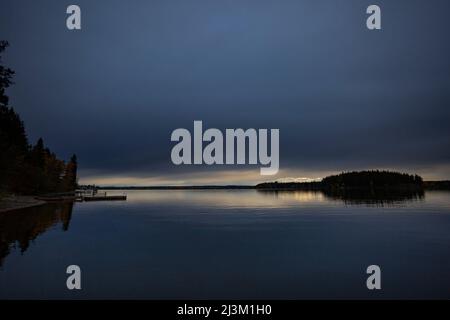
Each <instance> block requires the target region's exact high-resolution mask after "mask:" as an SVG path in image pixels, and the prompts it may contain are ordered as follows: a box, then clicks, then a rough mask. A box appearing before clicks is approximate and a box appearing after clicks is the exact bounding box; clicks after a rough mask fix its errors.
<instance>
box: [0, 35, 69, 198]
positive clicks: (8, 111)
mask: <svg viewBox="0 0 450 320" xmlns="http://www.w3.org/2000/svg"><path fill="white" fill-rule="evenodd" d="M7 47H8V42H7V41H0V150H1V152H0V200H1V199H2V198H5V197H8V196H9V195H11V194H16V195H17V194H18V195H38V194H45V193H54V192H67V191H73V190H75V188H76V186H77V157H76V155H73V156H72V157H71V159H70V160H69V161H68V162H67V163H66V162H65V161H63V160H61V159H58V157H57V156H56V155H55V153H53V152H52V151H51V150H50V149H49V148H47V147H46V146H45V144H44V141H43V139H42V138H40V139H39V140H38V141H37V142H36V144H34V145H32V144H30V142H29V141H28V137H27V134H26V132H25V127H24V124H23V122H22V120H21V118H20V116H19V115H18V114H17V113H16V112H15V111H14V109H13V107H12V106H10V104H9V98H8V96H7V95H6V89H7V88H8V87H9V86H11V85H12V84H13V82H12V77H13V75H14V71H13V70H11V69H9V68H7V67H5V66H3V64H2V60H1V54H2V53H3V52H4V50H5V49H6V48H7Z"/></svg>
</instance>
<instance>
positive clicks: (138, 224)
mask: <svg viewBox="0 0 450 320" xmlns="http://www.w3.org/2000/svg"><path fill="white" fill-rule="evenodd" d="M112 193H114V192H112ZM127 193H128V201H126V202H95V203H75V204H74V205H71V204H53V205H46V206H43V207H39V208H32V209H27V210H22V211H16V212H11V213H6V214H2V215H0V298H3V299H4V298H40V299H42V298H62V299H66V298H76V299H78V298H125V299H136V298H137V299H141V298H149V299H169V298H170V299H173V298H179V299H186V298H196V299H203V298H236V299H237V298H253V299H260V298H275V299H282V298H289V299H296V298H447V299H449V298H450V193H448V192H438V191H435V192H426V193H425V195H424V197H422V198H415V197H412V198H405V199H398V200H395V199H394V200H392V199H390V200H389V201H387V202H386V201H369V202H368V201H349V200H348V199H346V200H342V199H339V198H337V197H335V198H332V197H328V196H326V195H324V194H322V193H313V192H278V193H274V192H258V191H256V190H180V191H164V190H162V191H128V192H127ZM71 264H76V265H79V266H80V267H81V270H82V290H81V291H69V290H67V289H66V277H67V275H66V273H65V270H66V267H67V266H68V265H71ZM371 264H377V265H379V266H380V267H381V270H382V290H381V291H377V292H373V291H369V290H367V289H366V278H367V275H366V273H365V271H366V268H367V266H369V265H371Z"/></svg>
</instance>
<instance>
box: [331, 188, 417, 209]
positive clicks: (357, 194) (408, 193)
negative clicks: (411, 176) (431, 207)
mask: <svg viewBox="0 0 450 320" xmlns="http://www.w3.org/2000/svg"><path fill="white" fill-rule="evenodd" d="M323 194H324V195H325V197H327V198H330V199H333V200H342V201H344V203H346V204H366V205H377V206H384V205H393V204H399V203H401V202H408V201H416V200H421V199H423V198H424V196H425V194H424V191H423V190H422V189H419V188H416V189H414V188H411V189H389V188H380V189H373V188H367V189H364V188H361V189H330V190H324V191H323Z"/></svg>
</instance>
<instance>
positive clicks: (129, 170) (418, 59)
mask: <svg viewBox="0 0 450 320" xmlns="http://www.w3.org/2000/svg"><path fill="white" fill-rule="evenodd" d="M70 4H78V5H79V6H80V7H81V10H82V30H81V31H69V30H67V29H66V26H65V23H66V22H65V20H66V16H67V15H66V13H65V11H66V7H67V6H68V5H70ZM370 4H378V5H379V6H380V7H381V9H382V30H381V31H369V30H367V28H366V26H365V20H366V17H367V15H366V14H365V11H366V8H367V6H368V5H370ZM449 12H450V3H449V2H448V1H445V0H441V1H436V0H434V1H419V0H414V1H413V0H409V1H406V0H405V1H402V0H396V1H376V2H373V1H366V0H347V1H336V0H310V1H301V0H295V1H294V0H286V1H276V0H270V1H264V0H252V1H243V0H195V1H194V0H159V1H137V0H135V1H119V0H117V1H112V0H108V1H101V0H96V1H83V0H76V1H60V0H59V1H57V0H54V1H49V0H41V1H31V0H29V1H23V0H21V1H16V0H2V1H1V4H0V38H1V39H6V40H8V41H9V42H10V44H11V47H10V48H9V49H8V51H7V52H6V54H5V56H4V63H5V64H7V65H8V66H10V67H11V68H13V69H14V70H15V71H16V77H15V82H16V85H15V86H14V87H12V88H11V89H10V90H9V91H8V92H9V95H10V96H11V104H12V105H13V106H14V107H15V109H16V110H17V111H18V112H19V113H20V114H21V116H22V118H23V120H24V121H25V124H26V127H27V131H28V133H29V137H30V140H32V141H35V140H36V139H37V138H38V137H40V136H42V137H43V138H44V140H45V141H46V143H47V144H48V145H49V146H50V148H51V149H52V150H54V151H55V152H56V153H57V154H58V155H59V156H61V157H65V158H68V157H69V156H70V154H71V153H73V152H75V153H77V155H78V157H79V161H80V174H81V182H82V183H83V182H85V183H88V182H95V183H100V184H176V183H180V184H190V183H205V184H207V183H249V182H255V181H261V180H271V179H272V178H271V177H261V176H259V166H244V167H242V166H241V167H230V166H216V167H204V166H181V167H176V166H174V165H173V164H172V163H171V161H170V150H171V148H172V146H173V143H171V142H170V134H171V132H172V131H173V130H174V129H176V128H180V127H184V128H188V129H190V130H192V126H193V120H203V124H204V126H205V127H216V128H219V129H222V130H224V129H225V128H237V127H242V128H250V127H251V128H279V129H280V173H279V174H278V175H277V176H276V177H274V178H273V179H275V178H286V177H294V178H295V177H307V178H316V177H321V176H323V175H326V174H328V173H331V172H336V171H341V170H348V169H366V168H367V169H369V168H390V169H400V170H406V171H411V172H417V173H419V174H422V175H423V176H424V177H425V178H428V179H437V178H439V179H441V178H442V179H443V178H447V179H448V178H450V151H449V150H450V126H449V120H450V59H449V57H450V43H449V41H448V36H449V35H448V31H449V27H448V17H447V16H448V13H449Z"/></svg>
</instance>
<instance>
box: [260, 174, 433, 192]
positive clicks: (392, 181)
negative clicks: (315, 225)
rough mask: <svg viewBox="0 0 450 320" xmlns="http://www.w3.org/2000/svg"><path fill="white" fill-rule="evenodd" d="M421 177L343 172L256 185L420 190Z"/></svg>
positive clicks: (323, 189)
mask: <svg viewBox="0 0 450 320" xmlns="http://www.w3.org/2000/svg"><path fill="white" fill-rule="evenodd" d="M425 185H426V184H425V183H424V181H423V179H422V177H420V176H418V175H416V174H415V175H411V174H407V173H399V172H393V171H380V170H367V171H352V172H343V173H340V174H337V175H332V176H328V177H325V178H323V179H322V180H321V181H314V182H289V183H282V182H266V183H261V184H258V185H256V188H257V189H272V190H280V189H283V190H318V191H319V190H320V191H345V190H363V189H367V190H381V189H386V190H422V189H424V187H425Z"/></svg>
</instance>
